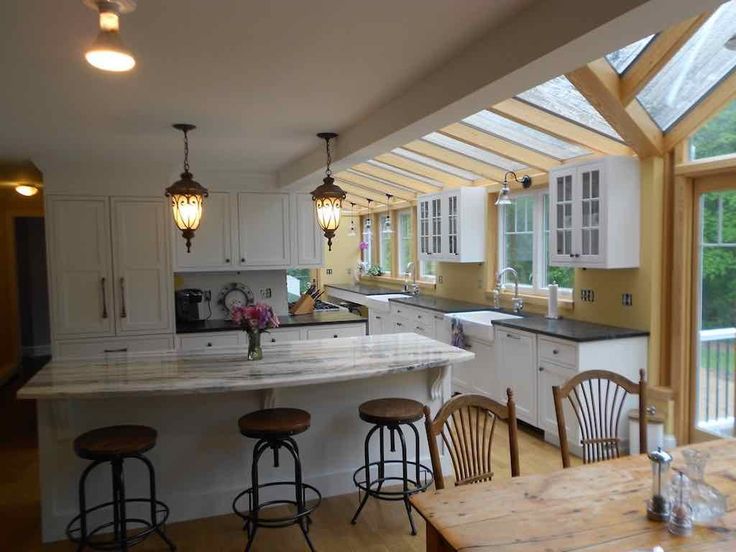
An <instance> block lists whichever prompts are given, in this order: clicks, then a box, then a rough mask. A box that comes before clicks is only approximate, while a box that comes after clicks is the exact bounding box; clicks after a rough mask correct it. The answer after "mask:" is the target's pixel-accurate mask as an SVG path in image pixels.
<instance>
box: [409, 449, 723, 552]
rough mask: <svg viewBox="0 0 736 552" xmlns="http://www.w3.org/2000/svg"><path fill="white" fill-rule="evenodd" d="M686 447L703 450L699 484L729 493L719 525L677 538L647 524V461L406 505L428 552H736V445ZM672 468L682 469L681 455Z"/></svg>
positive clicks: (429, 496)
mask: <svg viewBox="0 0 736 552" xmlns="http://www.w3.org/2000/svg"><path fill="white" fill-rule="evenodd" d="M684 448H698V449H701V450H703V451H706V452H707V453H708V454H709V455H710V459H709V460H708V463H707V465H706V471H705V481H706V482H707V483H709V484H710V485H712V486H714V487H715V488H716V489H718V490H719V491H721V492H722V493H724V494H725V495H727V497H728V511H727V512H726V514H725V515H724V516H723V517H722V518H720V519H719V520H718V521H715V522H713V523H710V524H708V525H706V526H696V527H694V528H693V532H692V535H690V536H687V537H677V536H674V535H671V534H670V533H669V532H668V531H667V527H666V524H665V523H662V522H655V521H649V520H648V519H647V516H646V501H647V499H648V498H649V496H650V494H651V488H652V475H651V467H650V462H649V460H648V459H647V458H646V456H627V457H624V458H619V459H617V460H611V461H608V462H601V463H598V464H588V465H583V466H578V467H574V468H570V469H566V470H560V471H557V472H553V473H550V474H546V475H528V476H523V475H522V477H517V478H514V479H510V480H505V481H490V482H485V483H478V484H474V485H464V486H459V487H449V488H446V489H443V490H440V491H436V490H433V491H428V492H426V493H423V494H418V495H415V496H413V497H412V499H411V502H412V504H413V506H414V507H415V508H416V510H417V511H418V512H419V513H420V514H421V515H422V517H423V518H424V519H425V520H426V522H427V523H426V526H427V552H446V551H448V552H449V551H457V552H460V551H468V552H470V551H472V552H486V551H487V552H491V551H492V552H496V551H499V550H504V551H512V552H527V551H532V550H534V551H544V552H554V551H562V550H565V551H580V550H585V551H586V552H602V551H616V552H625V551H633V550H652V549H653V548H654V547H655V546H657V545H659V546H661V547H662V548H663V549H664V551H665V552H669V551H670V550H678V551H683V550H684V551H696V550H697V551H699V552H701V551H711V550H718V551H736V440H734V439H729V440H719V441H711V442H708V443H701V444H698V445H692V446H689V447H684ZM682 450H683V448H679V449H675V450H674V451H671V452H672V456H673V457H674V460H673V463H672V467H673V468H684V467H685V463H684V460H683V458H682V454H681V451H682Z"/></svg>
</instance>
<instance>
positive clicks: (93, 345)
mask: <svg viewBox="0 0 736 552" xmlns="http://www.w3.org/2000/svg"><path fill="white" fill-rule="evenodd" d="M173 348H174V340H173V338H172V336H170V335H161V336H152V337H146V338H140V339H85V340H79V341H59V342H58V343H57V346H56V349H57V355H58V357H59V358H85V357H96V356H104V355H107V354H112V353H145V352H154V351H171V350H173Z"/></svg>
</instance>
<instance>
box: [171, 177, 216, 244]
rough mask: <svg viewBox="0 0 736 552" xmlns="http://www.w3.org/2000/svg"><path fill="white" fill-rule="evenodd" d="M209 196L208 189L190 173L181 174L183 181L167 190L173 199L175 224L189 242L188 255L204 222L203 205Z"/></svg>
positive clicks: (172, 208) (172, 206) (175, 183)
mask: <svg viewBox="0 0 736 552" xmlns="http://www.w3.org/2000/svg"><path fill="white" fill-rule="evenodd" d="M207 195H208V192H207V189H206V188H205V187H204V186H202V185H201V184H200V183H199V182H197V181H195V180H194V179H193V178H192V173H190V172H189V171H185V172H183V173H181V180H178V181H176V182H174V183H173V184H172V185H171V186H169V187H168V188H166V197H170V198H171V210H172V212H173V215H174V223H175V224H176V227H177V228H178V229H179V230H181V235H182V237H183V238H184V239H185V240H186V241H187V253H189V252H190V251H191V248H192V238H193V237H194V231H195V230H196V229H197V228H199V224H200V222H201V221H202V205H203V203H204V198H205V197H207Z"/></svg>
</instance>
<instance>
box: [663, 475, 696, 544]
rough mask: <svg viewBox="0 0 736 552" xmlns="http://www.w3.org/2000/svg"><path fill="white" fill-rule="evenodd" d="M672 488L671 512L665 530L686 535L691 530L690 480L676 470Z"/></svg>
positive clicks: (681, 535)
mask: <svg viewBox="0 0 736 552" xmlns="http://www.w3.org/2000/svg"><path fill="white" fill-rule="evenodd" d="M673 487H674V488H673V489H672V513H671V514H670V519H669V521H668V522H667V530H668V531H669V532H670V533H672V534H673V535H677V536H680V537H687V536H688V535H690V534H691V533H692V532H693V509H692V507H691V506H690V480H689V479H688V478H687V477H686V476H685V474H684V473H682V472H681V471H680V470H677V475H676V476H675V478H674V481H673Z"/></svg>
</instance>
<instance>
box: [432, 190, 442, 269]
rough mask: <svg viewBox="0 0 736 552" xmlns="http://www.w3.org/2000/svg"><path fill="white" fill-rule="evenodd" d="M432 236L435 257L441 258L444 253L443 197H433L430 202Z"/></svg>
mask: <svg viewBox="0 0 736 552" xmlns="http://www.w3.org/2000/svg"><path fill="white" fill-rule="evenodd" d="M430 217H431V235H432V250H431V254H432V255H433V256H436V257H439V256H441V255H442V254H443V253H444V248H443V247H442V196H441V195H436V196H433V197H432V198H431V200H430Z"/></svg>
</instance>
